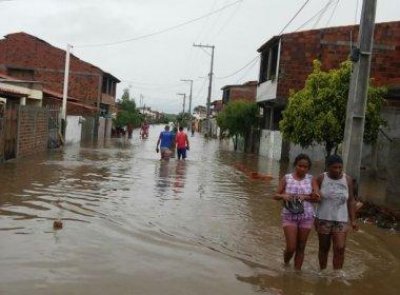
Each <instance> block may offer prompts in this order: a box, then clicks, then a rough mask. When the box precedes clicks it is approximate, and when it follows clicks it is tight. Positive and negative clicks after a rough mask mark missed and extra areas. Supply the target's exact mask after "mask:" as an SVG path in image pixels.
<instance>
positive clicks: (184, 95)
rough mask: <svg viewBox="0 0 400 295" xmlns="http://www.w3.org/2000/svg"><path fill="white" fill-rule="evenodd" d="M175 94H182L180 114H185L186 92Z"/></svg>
mask: <svg viewBox="0 0 400 295" xmlns="http://www.w3.org/2000/svg"><path fill="white" fill-rule="evenodd" d="M177 95H180V96H183V103H182V116H184V115H185V106H186V93H177Z"/></svg>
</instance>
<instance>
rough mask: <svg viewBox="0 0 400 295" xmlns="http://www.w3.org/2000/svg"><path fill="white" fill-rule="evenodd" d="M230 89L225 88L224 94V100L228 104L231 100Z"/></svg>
mask: <svg viewBox="0 0 400 295" xmlns="http://www.w3.org/2000/svg"><path fill="white" fill-rule="evenodd" d="M230 92H231V91H230V89H225V90H224V93H223V94H222V101H223V103H224V104H227V103H228V102H229V96H230Z"/></svg>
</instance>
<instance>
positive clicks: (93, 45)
mask: <svg viewBox="0 0 400 295" xmlns="http://www.w3.org/2000/svg"><path fill="white" fill-rule="evenodd" d="M242 1H244V0H237V1H235V2H232V3H230V4H227V5H224V6H222V7H221V8H219V9H216V10H214V11H212V12H209V13H207V14H205V15H202V16H199V17H197V18H193V19H190V20H188V21H185V22H183V23H180V24H177V25H174V26H171V27H168V28H165V29H162V30H159V31H155V32H153V33H149V34H145V35H141V36H137V37H133V38H130V39H125V40H120V41H115V42H107V43H98V44H87V45H80V46H75V47H76V48H88V47H104V46H113V45H119V44H123V43H128V42H133V41H138V40H141V39H146V38H149V37H153V36H156V35H160V34H163V33H166V32H169V31H172V30H175V29H178V28H180V27H183V26H186V25H188V24H191V23H194V22H197V21H199V20H201V19H204V18H207V17H209V16H211V15H214V14H217V13H219V12H221V11H223V10H226V9H228V8H229V7H232V6H234V5H237V4H239V3H241V2H242Z"/></svg>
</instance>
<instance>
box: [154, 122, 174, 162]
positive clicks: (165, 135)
mask: <svg viewBox="0 0 400 295" xmlns="http://www.w3.org/2000/svg"><path fill="white" fill-rule="evenodd" d="M174 143H175V136H174V134H173V133H172V132H171V131H170V130H169V125H166V126H165V128H164V131H162V132H161V133H160V136H159V137H158V141H157V146H156V152H157V153H158V152H160V151H161V160H163V159H165V160H168V159H169V158H170V157H171V154H172V152H171V147H172V146H173V145H174ZM158 146H160V148H158Z"/></svg>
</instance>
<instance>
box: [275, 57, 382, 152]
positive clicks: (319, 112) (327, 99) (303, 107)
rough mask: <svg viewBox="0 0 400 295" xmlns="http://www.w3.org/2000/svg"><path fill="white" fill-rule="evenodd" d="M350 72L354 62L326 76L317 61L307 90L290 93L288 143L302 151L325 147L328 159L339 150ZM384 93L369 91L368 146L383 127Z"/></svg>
mask: <svg viewBox="0 0 400 295" xmlns="http://www.w3.org/2000/svg"><path fill="white" fill-rule="evenodd" d="M351 70H352V64H351V62H349V61H346V62H344V63H342V64H341V66H340V68H339V69H333V70H330V71H329V72H324V71H322V70H321V63H320V62H319V61H314V69H313V72H312V73H311V74H310V75H309V76H308V78H307V81H306V83H305V87H304V88H303V89H302V90H300V91H298V92H296V93H291V95H290V98H289V103H288V105H287V107H286V109H285V111H284V112H283V119H282V121H281V122H280V130H281V131H282V133H283V136H284V137H285V138H286V139H288V140H290V141H292V142H294V143H296V144H299V145H301V146H302V147H309V146H311V145H312V144H314V143H318V144H324V145H325V149H326V153H327V155H329V154H331V152H332V150H333V149H337V147H338V145H339V144H340V143H342V141H343V137H344V128H345V122H346V106H347V98H348V94H349V87H350V78H351ZM384 93H385V89H383V88H373V87H370V89H369V92H368V106H367V113H366V123H365V134H364V140H365V142H368V143H373V142H375V141H376V139H377V136H378V131H379V126H381V125H382V124H384V120H383V119H382V118H381V115H380V111H381V107H382V105H383V95H384Z"/></svg>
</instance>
